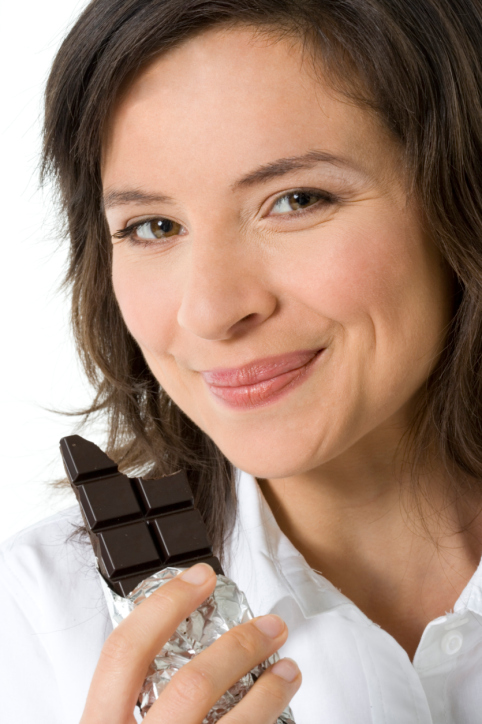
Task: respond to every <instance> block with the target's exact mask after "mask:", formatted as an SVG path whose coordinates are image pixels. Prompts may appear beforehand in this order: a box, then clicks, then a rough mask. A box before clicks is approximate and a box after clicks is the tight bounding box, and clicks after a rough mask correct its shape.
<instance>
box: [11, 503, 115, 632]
mask: <svg viewBox="0 0 482 724" xmlns="http://www.w3.org/2000/svg"><path fill="white" fill-rule="evenodd" d="M81 525H82V518H81V516H80V513H79V510H78V507H77V506H75V507H72V508H68V509H67V510H64V511H62V512H61V513H57V514H55V515H53V516H51V517H49V518H46V519H45V520H42V521H40V522H39V523H36V524H34V525H32V526H30V527H29V528H26V529H25V530H22V531H20V532H19V533H16V534H15V535H13V536H12V537H11V538H9V539H8V540H6V541H5V542H4V543H3V544H2V545H1V546H0V580H1V581H2V584H3V586H4V589H5V590H6V593H7V594H9V595H10V597H12V598H13V599H15V601H16V603H17V605H18V607H19V608H20V609H21V610H22V612H23V614H24V615H25V616H26V617H27V618H28V620H29V621H30V622H31V623H32V625H34V626H35V625H38V626H40V627H42V626H43V624H45V623H46V622H47V620H48V619H49V618H50V616H51V613H49V611H50V612H51V611H52V609H53V610H55V611H56V614H55V615H56V616H57V621H58V622H59V623H60V622H61V621H65V623H67V622H69V623H71V613H72V611H76V612H78V611H79V610H81V609H82V608H83V607H84V606H86V605H87V607H88V609H89V610H91V606H92V603H93V598H97V599H98V601H99V604H100V605H101V604H102V603H103V602H102V591H101V588H100V586H99V583H98V576H97V571H96V568H95V559H94V555H93V552H92V548H91V546H90V543H89V542H88V540H85V539H84V538H83V537H82V536H81V535H79V532H78V531H79V528H80V526H81ZM101 608H103V605H101ZM59 615H60V620H59V618H58V617H59Z"/></svg>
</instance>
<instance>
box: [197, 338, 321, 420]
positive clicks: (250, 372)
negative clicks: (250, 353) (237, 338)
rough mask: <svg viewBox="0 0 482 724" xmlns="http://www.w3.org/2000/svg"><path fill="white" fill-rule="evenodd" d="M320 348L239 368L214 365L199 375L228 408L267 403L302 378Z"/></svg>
mask: <svg viewBox="0 0 482 724" xmlns="http://www.w3.org/2000/svg"><path fill="white" fill-rule="evenodd" d="M322 352H323V349H314V350H313V349H312V350H297V351H296V352H289V353H288V354H283V355H277V356H273V357H264V358H262V359H258V360H255V361H254V362H250V363H249V364H247V365H244V366H243V367H232V368H216V369H213V370H205V371H201V372H200V374H201V376H202V378H203V380H204V382H205V383H206V385H207V387H208V389H209V391H210V392H211V393H212V394H213V395H214V396H215V397H216V398H218V399H220V400H221V401H222V402H224V403H225V404H227V405H228V406H229V407H233V408H241V409H249V408H253V407H259V406H261V405H267V404H269V403H271V402H274V401H275V400H277V399H278V398H279V397H281V396H282V395H284V394H286V393H288V391H290V390H292V389H293V388H294V387H295V386H297V385H298V384H301V383H302V382H304V380H305V379H306V377H307V375H308V373H309V372H310V371H311V369H312V367H313V366H314V364H315V362H316V361H317V360H318V359H319V357H320V356H321V353H322Z"/></svg>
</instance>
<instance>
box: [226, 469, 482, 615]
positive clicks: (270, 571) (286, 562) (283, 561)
mask: <svg viewBox="0 0 482 724" xmlns="http://www.w3.org/2000/svg"><path fill="white" fill-rule="evenodd" d="M236 490H237V498H238V517H237V521H236V524H235V527H234V530H233V532H232V534H231V536H230V537H229V539H228V541H227V546H226V559H227V566H226V568H227V572H228V575H229V576H230V577H231V578H233V580H235V581H236V582H237V583H238V585H239V586H240V588H241V589H242V590H243V591H244V592H245V593H246V595H247V598H248V601H249V602H250V605H251V607H252V608H253V611H254V612H255V613H256V611H259V612H260V613H266V612H267V611H269V610H272V609H273V608H274V607H275V606H276V604H277V603H279V601H281V600H282V599H283V598H286V597H290V598H292V599H294V600H295V601H296V603H297V604H298V606H299V608H300V609H301V611H302V612H303V615H304V616H305V618H312V617H313V616H317V615H318V614H320V613H322V612H324V611H328V610H330V609H334V608H336V607H338V606H346V605H349V606H352V607H353V609H355V610H356V611H359V612H360V614H361V616H362V617H364V618H366V620H367V621H369V619H368V618H367V617H366V616H365V615H364V614H363V613H362V612H361V611H360V609H358V607H357V606H355V604H354V603H353V602H352V601H350V599H349V598H347V597H346V596H344V595H343V594H342V593H341V592H340V591H339V590H338V589H337V588H335V586H333V584H331V583H330V582H329V581H328V580H327V579H326V578H324V577H323V576H322V575H321V574H320V573H317V572H315V571H314V570H313V569H312V568H311V567H310V566H309V565H308V563H307V562H306V561H305V559H304V557H303V556H302V555H301V553H300V552H299V551H298V550H297V549H296V548H295V547H294V545H293V544H292V543H291V542H290V540H289V539H288V538H287V537H286V536H285V535H284V533H283V532H282V531H281V529H280V527H279V525H278V523H277V522H276V520H275V518H274V516H273V513H272V512H271V509H270V507H269V505H268V504H267V502H266V500H265V498H264V496H263V494H262V492H261V490H260V488H259V485H258V483H257V481H256V480H255V478H254V477H253V476H252V475H249V474H248V473H245V472H241V471H238V472H237V480H236ZM465 610H469V611H472V612H473V613H476V614H478V615H479V616H482V560H481V562H480V564H479V566H478V568H477V570H476V571H475V573H474V575H473V576H472V578H471V579H470V581H469V582H468V584H467V585H466V587H465V588H464V590H463V591H462V593H461V594H460V596H459V598H458V599H457V602H456V603H455V606H454V611H455V612H456V613H458V612H460V613H461V612H463V611H465Z"/></svg>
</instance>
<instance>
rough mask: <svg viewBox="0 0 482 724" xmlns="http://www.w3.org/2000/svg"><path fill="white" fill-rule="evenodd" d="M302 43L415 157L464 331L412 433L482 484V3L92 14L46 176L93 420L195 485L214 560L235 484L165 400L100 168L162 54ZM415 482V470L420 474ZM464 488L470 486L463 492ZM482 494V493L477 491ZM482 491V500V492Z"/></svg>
mask: <svg viewBox="0 0 482 724" xmlns="http://www.w3.org/2000/svg"><path fill="white" fill-rule="evenodd" d="M220 25H224V26H228V27H230V26H233V27H235V26H237V25H247V26H250V27H253V28H254V29H256V30H257V31H259V32H261V33H263V32H266V33H271V34H274V35H275V36H276V35H278V36H279V37H283V36H285V35H290V36H292V37H294V38H295V39H299V41H300V42H302V43H303V45H304V47H306V48H309V49H312V51H313V55H312V57H313V62H314V64H315V67H318V68H320V69H321V70H322V72H323V74H324V77H328V78H329V79H330V81H331V82H332V83H333V85H334V86H336V87H337V89H338V90H340V91H341V92H343V93H345V94H346V95H347V96H348V97H350V98H351V99H352V100H353V101H355V102H356V103H357V104H359V105H360V106H361V107H364V108H367V109H369V110H370V111H371V112H374V113H376V114H377V115H378V117H379V118H380V120H381V121H382V122H383V123H384V124H385V126H386V127H387V129H389V131H390V132H391V133H392V134H393V136H394V137H395V138H396V139H397V140H398V142H399V144H400V147H401V148H402V149H404V157H405V164H406V169H407V174H408V178H409V189H408V190H407V192H408V193H414V194H416V197H417V199H418V200H419V202H420V204H421V207H422V209H423V211H424V217H425V218H426V223H427V227H428V230H429V233H430V234H431V236H432V238H433V239H434V241H435V243H436V244H437V245H438V247H439V249H440V251H441V253H442V255H443V256H444V258H445V260H446V262H447V263H448V265H449V266H450V267H451V269H452V270H453V276H454V285H455V294H454V304H453V318H452V322H451V325H450V327H449V329H448V330H447V335H446V343H445V346H444V350H443V352H442V355H441V357H440V360H439V362H438V364H437V366H436V368H435V369H434V371H433V373H432V374H431V376H430V378H429V379H428V380H427V382H426V385H425V388H424V390H423V391H422V394H421V395H420V404H419V408H418V412H417V414H416V415H415V417H414V419H413V424H412V426H411V429H410V431H409V432H410V436H409V437H410V449H411V459H412V461H413V463H414V465H415V463H416V464H417V465H419V464H422V462H423V461H424V459H425V456H426V454H427V451H428V450H432V451H433V450H435V451H436V454H437V456H438V459H439V460H440V461H442V462H443V464H444V465H445V468H446V470H447V471H450V472H451V474H452V476H453V478H454V480H459V481H465V482H466V481H469V483H470V485H471V487H472V488H473V489H474V488H475V489H477V481H480V480H481V479H482V369H481V363H482V104H481V97H482V69H481V53H482V50H481V49H482V5H481V2H480V0H93V2H91V3H90V4H89V5H88V6H87V7H86V8H85V10H84V12H83V13H82V15H81V16H80V17H79V19H78V20H77V22H76V23H75V25H74V26H73V27H72V29H71V30H70V32H69V34H68V35H67V37H66V38H65V40H64V42H63V43H62V45H61V47H60V50H59V52H58V54H57V56H56V58H55V61H54V64H53V67H52V70H51V73H50V77H49V80H48V84H47V88H46V95H45V127H44V152H43V165H42V178H43V180H46V179H53V180H54V182H55V184H56V186H57V189H58V194H59V200H60V204H61V210H62V213H63V214H64V215H65V218H66V221H67V224H66V229H67V236H68V238H69V240H70V265H69V269H68V273H67V277H66V284H67V285H68V286H69V287H70V288H71V292H72V324H73V329H74V334H75V340H76V344H77V348H78V352H79V354H80V358H81V360H82V362H83V365H84V368H85V371H86V374H87V377H88V379H89V381H90V383H91V384H92V385H93V386H94V388H95V390H96V394H95V399H94V400H93V403H92V405H91V407H90V408H89V409H87V410H84V411H83V414H84V415H87V416H89V415H92V414H94V413H100V414H103V415H105V416H106V419H107V421H108V429H109V441H108V452H109V454H110V455H111V456H112V457H114V458H115V459H116V460H117V462H118V463H119V464H120V465H121V466H122V467H123V469H125V470H126V471H128V470H136V471H138V470H142V471H146V470H149V471H150V473H152V474H153V475H162V474H167V473H170V472H172V471H174V470H177V469H179V468H187V469H188V470H189V471H190V478H191V483H192V486H193V488H194V491H195V497H196V503H197V505H198V507H199V509H200V510H201V513H202V515H203V516H204V519H205V522H206V524H207V527H208V530H209V533H210V535H211V538H212V541H213V544H214V547H215V550H216V551H217V552H218V554H221V555H222V549H223V541H224V540H225V536H226V533H227V531H228V529H229V527H230V525H231V520H232V516H234V515H235V511H236V500H235V488H234V482H233V481H234V470H233V467H232V465H231V463H230V462H229V461H228V460H227V459H226V458H225V456H224V455H223V454H222V453H221V451H220V450H219V449H218V448H217V446H216V445H215V443H214V442H213V441H212V440H211V439H210V438H209V437H208V436H207V435H206V434H205V433H204V432H202V431H201V430H200V429H199V428H198V427H197V426H196V425H195V424H194V423H193V422H192V421H191V420H190V419H189V418H188V417H187V416H186V415H185V414H184V413H183V412H182V410H180V409H179V408H178V407H177V405H176V404H175V403H174V402H173V401H172V400H171V399H170V398H169V397H168V396H167V394H166V393H165V392H164V391H163V389H162V388H161V387H160V385H159V383H158V382H157V380H156V379H155V377H154V376H153V374H152V372H151V371H150V369H149V367H148V366H147V364H146V362H145V360H144V358H143V355H142V353H141V351H140V349H139V347H138V345H137V344H136V342H135V341H134V339H133V338H132V336H131V335H130V333H129V332H128V330H127V328H126V326H125V324H124V321H123V319H122V316H121V314H120V311H119V307H118V305H117V302H116V299H115V297H114V293H113V288H112V283H111V274H110V269H111V243H110V239H109V233H108V230H107V225H106V220H105V216H104V213H103V207H102V184H101V174H100V159H101V150H102V139H103V136H104V133H105V130H106V124H107V123H108V119H109V114H110V111H111V109H112V107H113V104H114V102H115V100H116V98H117V97H118V93H119V91H120V89H121V88H122V87H123V86H124V85H125V84H126V83H128V82H129V81H130V80H132V79H133V78H135V76H136V73H138V72H139V69H140V68H142V67H144V66H145V65H146V64H147V63H149V62H150V61H152V60H153V59H154V58H155V57H157V56H159V55H160V54H162V53H166V52H168V51H169V50H170V49H171V48H173V47H175V46H177V45H179V44H180V43H183V42H185V41H186V40H188V39H189V38H191V37H193V36H194V35H196V34H199V33H201V32H203V31H204V30H207V29H210V28H213V27H215V26H220ZM414 469H415V468H414ZM465 482H464V483H462V482H460V485H462V484H463V485H465ZM478 484H479V485H480V483H478ZM481 492H482V491H481Z"/></svg>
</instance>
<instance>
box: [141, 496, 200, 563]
mask: <svg viewBox="0 0 482 724" xmlns="http://www.w3.org/2000/svg"><path fill="white" fill-rule="evenodd" d="M149 524H150V525H151V526H152V528H153V529H154V531H155V535H156V538H157V541H158V543H159V545H160V546H161V551H162V554H163V558H165V565H170V564H171V563H175V562H176V561H179V560H182V559H183V558H184V559H186V558H187V557H188V558H198V557H199V558H200V557H201V556H209V555H211V554H212V548H211V544H210V542H209V539H208V537H207V534H206V527H205V525H204V521H203V519H202V517H201V513H200V512H199V510H197V508H193V509H191V510H186V511H182V512H180V513H172V514H171V515H165V516H161V517H160V518H155V519H154V520H151V521H150V522H149Z"/></svg>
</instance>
